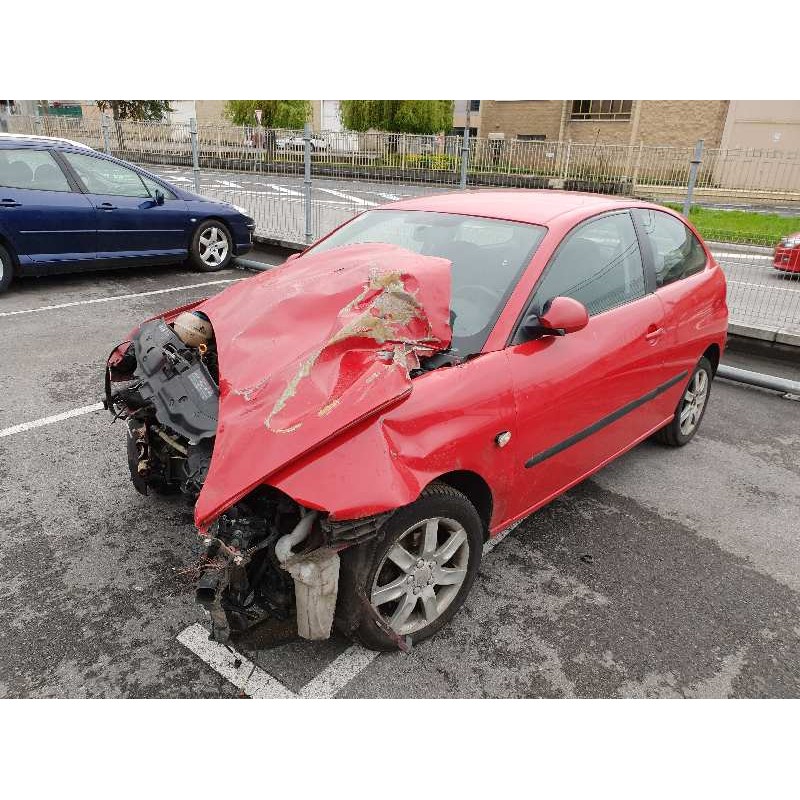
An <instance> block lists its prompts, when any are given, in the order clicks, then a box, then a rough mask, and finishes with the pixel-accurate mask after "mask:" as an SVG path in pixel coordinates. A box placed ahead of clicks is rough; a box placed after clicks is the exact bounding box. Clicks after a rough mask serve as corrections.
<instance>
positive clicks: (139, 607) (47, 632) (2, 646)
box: [0, 251, 800, 697]
mask: <svg viewBox="0 0 800 800" xmlns="http://www.w3.org/2000/svg"><path fill="white" fill-rule="evenodd" d="M254 257H257V258H261V259H262V260H264V261H265V262H268V263H278V262H279V261H281V260H282V259H283V258H284V257H285V252H284V253H280V252H277V251H273V252H268V253H256V254H254ZM246 276H247V273H245V272H242V271H239V270H233V269H230V270H226V271H224V272H221V273H216V274H212V275H208V274H202V275H198V274H196V273H193V272H190V271H189V270H188V269H185V268H162V269H137V270H131V271H125V272H107V273H96V274H91V275H74V276H59V277H52V278H44V279H21V280H20V281H18V283H17V284H15V288H14V291H12V292H9V293H7V294H5V295H3V296H2V297H0V340H2V342H3V348H2V351H0V364H2V369H0V474H1V475H2V476H3V481H2V488H3V491H2V492H0V531H1V533H0V697H236V696H238V695H239V694H240V693H241V691H242V688H243V689H244V691H245V692H246V693H248V694H253V695H258V696H266V697H274V696H291V695H295V694H304V695H315V696H332V695H334V694H336V696H339V697H572V696H577V697H617V696H621V697H643V696H648V697H649V696H652V697H725V696H735V697H798V696H799V695H800V670H798V666H797V665H798V663H800V525H798V520H797V508H798V507H800V434H798V430H800V425H799V423H800V403H798V402H796V401H792V400H789V399H784V398H782V397H780V396H778V395H775V394H773V393H770V392H766V391H761V390H757V389H750V388H747V387H744V386H741V385H736V384H732V383H728V382H725V381H716V382H715V384H714V386H713V390H712V396H711V400H710V406H709V409H708V413H707V415H706V417H705V420H704V422H703V427H702V428H701V430H700V433H699V434H698V436H697V437H696V439H695V440H694V441H693V442H692V443H691V444H690V445H689V446H688V447H686V448H684V449H682V450H669V449H663V448H661V447H659V446H658V445H656V444H653V443H650V442H647V443H644V444H642V445H640V446H639V447H637V448H636V449H635V450H633V451H632V452H630V453H629V454H627V455H626V456H624V457H623V458H621V459H619V460H618V461H616V462H615V463H614V464H612V465H610V466H608V467H606V468H605V469H603V470H602V471H601V472H599V473H598V474H597V475H595V476H594V477H593V478H592V479H591V480H588V481H585V482H584V483H582V484H581V485H580V486H578V487H576V488H575V489H573V490H572V491H570V492H569V493H567V494H566V495H564V496H563V497H561V498H560V499H558V500H557V501H555V502H554V503H552V504H550V505H549V506H548V507H546V508H545V509H543V510H542V511H540V512H538V513H536V514H534V515H533V516H531V517H529V518H528V519H526V520H525V521H524V522H523V523H522V524H521V525H519V526H518V527H517V528H516V529H515V530H513V531H512V532H511V533H510V534H509V535H508V536H506V538H505V539H504V540H503V541H501V542H500V543H499V544H498V545H497V546H496V547H495V548H494V549H492V550H491V551H490V552H487V553H486V554H485V556H484V560H483V564H482V566H481V570H480V574H479V576H478V579H477V581H476V584H475V586H474V588H473V590H472V593H471V595H470V597H469V598H468V601H467V603H466V606H465V607H464V608H463V610H461V611H460V612H459V614H458V615H457V616H456V618H455V619H454V621H453V622H452V624H451V625H450V626H449V627H448V628H447V629H446V630H444V631H442V632H441V633H440V634H439V635H438V636H436V637H435V638H434V639H433V640H431V641H429V642H427V643H424V644H422V645H420V646H418V647H416V648H414V649H413V650H412V651H411V653H410V654H408V655H403V654H400V653H395V654H385V655H380V656H377V657H376V656H374V655H373V654H371V653H366V652H365V651H362V650H360V649H359V648H351V647H350V645H349V643H348V642H345V641H340V640H338V639H335V640H332V641H330V642H323V643H308V642H292V643H289V644H284V645H281V646H278V647H274V648H271V649H265V648H263V647H261V646H260V645H259V643H258V641H257V640H254V641H253V642H251V643H250V644H249V645H248V647H247V648H243V649H244V652H242V653H240V654H236V653H231V652H229V651H227V650H226V651H222V652H220V651H219V650H215V649H214V648H212V647H211V645H209V643H208V642H207V639H205V637H204V634H203V633H202V626H204V625H206V617H205V616H204V614H203V612H202V610H201V609H200V608H199V607H198V606H196V605H195V603H194V600H193V588H192V584H191V582H190V581H189V579H188V578H185V577H183V573H182V570H184V569H185V568H186V566H187V565H190V564H191V563H193V562H194V560H195V559H196V558H197V557H198V554H199V550H200V548H199V546H198V545H199V542H198V537H197V535H196V533H195V530H194V527H193V525H192V513H191V508H190V507H189V506H188V505H187V504H186V503H185V501H183V500H180V499H175V498H161V497H149V498H145V497H142V496H140V495H138V494H137V493H136V492H135V491H134V490H133V488H132V486H131V484H130V481H129V479H128V476H127V467H126V463H125V454H124V451H125V447H124V436H125V433H124V429H123V428H122V426H121V425H119V424H117V425H111V424H110V422H111V420H110V417H109V415H108V414H107V413H105V412H103V411H98V410H92V409H93V408H94V407H95V406H94V404H96V403H97V401H98V400H99V399H100V396H101V393H102V365H103V362H104V359H105V357H106V356H107V354H108V352H109V351H110V350H111V348H112V347H113V346H114V345H115V344H116V343H117V342H118V341H120V340H122V339H123V338H124V337H125V335H126V334H127V333H128V332H129V331H130V329H131V328H132V327H133V326H134V325H136V324H137V323H139V322H140V321H141V320H142V319H143V318H145V317H147V316H150V315H153V314H157V313H159V312H160V311H161V310H163V309H164V308H167V307H172V306H176V305H179V304H183V303H187V302H189V301H191V300H195V299H197V298H200V297H202V296H205V295H207V294H213V293H215V292H218V291H221V290H222V289H224V288H225V286H228V285H230V282H232V281H236V280H240V279H243V278H245V277H246ZM201 284H203V285H201ZM734 362H735V363H736V365H737V366H746V367H750V368H755V369H762V370H765V371H770V370H775V369H783V370H784V374H786V375H787V376H788V377H794V378H795V379H798V378H800V368H798V367H790V366H786V365H783V366H779V365H776V364H772V363H761V362H758V361H754V360H752V359H749V358H748V359H745V360H742V358H741V357H738V358H737V359H732V360H731V363H734ZM73 411H74V412H76V413H75V415H74V416H65V415H67V414H68V413H69V412H73ZM47 418H49V419H47ZM42 419H45V420H46V422H44V423H42V422H41V420H42ZM37 421H38V422H37ZM32 422H36V423H37V424H36V425H35V426H25V425H24V424H23V423H32ZM198 626H201V627H198ZM198 634H199V635H198ZM198 653H199V655H198ZM201 656H202V657H201Z"/></svg>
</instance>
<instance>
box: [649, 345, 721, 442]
mask: <svg viewBox="0 0 800 800" xmlns="http://www.w3.org/2000/svg"><path fill="white" fill-rule="evenodd" d="M713 376H714V369H713V367H712V366H711V362H710V361H709V360H708V359H707V358H706V357H705V356H703V357H702V358H701V359H700V360H699V361H698V362H697V366H696V367H695V368H694V372H692V376H691V378H689V381H688V383H687V384H686V388H685V389H684V391H683V394H682V395H681V399H680V400H679V401H678V406H677V408H676V409H675V415H674V416H673V418H672V421H671V422H670V423H669V424H668V425H665V426H664V427H663V428H662V429H661V430H660V431H658V432H657V433H656V434H655V436H654V438H655V440H656V441H658V442H661V444H665V445H667V447H683V446H684V445H685V444H688V443H689V442H690V441H691V440H692V439H693V438H694V435H695V434H696V433H697V430H698V428H699V427H700V422H701V421H702V419H703V415H704V414H705V413H706V408H708V400H709V397H710V395H711V380H712V378H713Z"/></svg>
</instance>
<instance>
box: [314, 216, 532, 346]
mask: <svg viewBox="0 0 800 800" xmlns="http://www.w3.org/2000/svg"><path fill="white" fill-rule="evenodd" d="M544 234H545V228H543V227H541V226H539V225H528V224H525V223H521V222H506V221H505V220H496V219H483V218H480V217H470V216H465V215H462V214H441V213H438V212H433V211H390V210H385V211H380V210H377V209H376V210H374V211H368V212H366V213H365V214H362V215H361V216H360V217H357V218H356V219H354V220H353V221H352V222H350V223H349V224H347V225H345V226H344V227H343V228H340V229H339V230H338V231H335V232H334V233H332V234H331V235H330V236H329V237H328V238H327V239H325V240H324V241H322V242H320V243H319V244H318V245H316V246H315V247H314V248H313V250H311V251H310V252H313V253H322V252H325V251H326V250H331V249H333V248H334V247H343V246H345V245H351V244H363V243H366V242H385V243H387V244H394V245H397V246H399V247H403V248H405V249H406V250H411V251H412V252H414V253H420V254H421V255H428V256H439V257H441V258H446V259H448V260H449V261H451V262H452V265H453V266H452V273H451V284H452V289H451V302H450V318H451V326H452V329H453V341H452V345H451V350H452V351H453V352H454V353H456V354H457V355H459V356H461V357H465V356H468V355H471V354H473V353H478V352H480V350H481V348H482V347H483V345H484V343H485V342H486V338H487V336H488V335H489V333H490V331H491V329H492V327H493V326H494V323H495V322H496V321H497V318H498V317H499V316H500V312H501V311H502V310H503V307H504V306H505V303H506V301H507V300H508V297H509V295H510V294H511V292H512V291H513V289H514V287H515V286H516V285H517V281H518V280H519V277H520V275H521V274H522V272H523V270H524V269H525V267H526V266H527V265H528V263H529V262H530V259H531V257H532V256H533V253H534V251H535V250H536V248H537V247H538V245H539V242H541V240H542V238H543V237H544Z"/></svg>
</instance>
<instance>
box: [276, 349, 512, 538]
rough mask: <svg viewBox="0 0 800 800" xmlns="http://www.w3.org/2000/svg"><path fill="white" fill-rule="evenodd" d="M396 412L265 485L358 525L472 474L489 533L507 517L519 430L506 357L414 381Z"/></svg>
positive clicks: (290, 467)
mask: <svg viewBox="0 0 800 800" xmlns="http://www.w3.org/2000/svg"><path fill="white" fill-rule="evenodd" d="M413 383H414V391H413V392H412V394H411V395H410V397H408V399H406V400H405V401H404V402H403V403H402V404H400V405H398V406H396V407H394V408H391V409H389V410H388V411H386V412H384V413H382V414H380V415H379V416H377V417H373V418H371V419H369V420H367V421H365V422H364V423H362V424H360V425H358V426H355V427H353V428H351V429H350V430H348V431H346V432H345V433H343V434H342V435H340V436H338V437H336V438H335V439H334V440H331V441H329V442H327V443H325V444H323V445H321V446H320V447H318V448H317V449H315V450H314V451H313V452H310V453H308V454H306V455H305V456H304V457H302V458H300V459H298V460H297V461H295V462H293V463H292V464H290V465H288V466H287V467H285V468H284V469H282V470H280V471H279V472H277V473H275V474H274V475H272V476H270V478H269V481H268V483H269V484H270V485H271V486H274V487H276V488H278V489H280V490H281V491H283V492H285V493H286V494H287V495H289V496H290V497H292V498H293V499H295V500H296V501H297V502H298V503H300V504H301V505H304V506H306V507H308V508H315V509H319V510H324V511H327V512H328V513H329V514H330V516H331V518H332V519H334V520H347V519H359V518H361V517H366V516H370V515H373V514H379V513H382V512H385V511H390V510H392V509H395V508H399V507H401V506H404V505H407V504H408V503H411V502H413V501H414V500H416V499H417V497H419V495H420V493H421V492H422V490H423V489H424V488H425V487H426V486H427V485H428V484H429V483H431V482H432V481H434V480H436V479H437V478H439V477H440V476H442V475H445V474H447V473H449V472H453V471H468V472H474V473H476V474H477V475H479V476H480V477H482V478H483V479H484V480H485V482H486V483H487V484H488V486H489V488H490V490H491V492H492V499H493V504H492V515H491V521H490V525H489V527H490V528H491V529H494V528H495V527H496V525H497V524H498V523H500V522H501V521H503V520H504V519H505V518H506V516H507V514H506V499H505V498H506V497H507V495H508V494H509V491H510V487H511V482H512V480H513V475H514V469H513V467H514V458H515V453H516V446H515V441H514V440H513V437H512V440H511V441H510V442H509V444H508V446H501V445H499V444H498V441H497V436H498V435H499V434H501V433H503V432H506V431H508V432H511V431H513V430H514V426H515V407H514V399H513V393H512V391H511V388H510V386H511V381H510V379H509V377H508V374H507V360H506V356H505V353H503V352H495V353H486V354H484V355H482V356H479V357H478V358H475V359H473V360H471V361H468V362H466V363H464V364H461V365H458V366H454V367H443V368H440V369H438V370H436V371H433V372H430V373H427V374H424V375H422V376H420V377H418V378H415V379H414V381H413Z"/></svg>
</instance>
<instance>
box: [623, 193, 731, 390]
mask: <svg viewBox="0 0 800 800" xmlns="http://www.w3.org/2000/svg"><path fill="white" fill-rule="evenodd" d="M633 213H634V214H635V216H636V219H637V220H638V223H639V229H640V231H641V232H642V244H643V248H644V249H645V256H646V257H647V256H648V255H649V257H650V258H651V259H652V263H653V271H654V273H655V280H656V295H657V296H658V298H659V299H660V300H661V302H662V303H663V305H664V313H665V315H666V319H667V325H666V327H667V329H668V331H669V335H668V339H667V341H666V342H665V345H666V347H665V358H666V360H667V361H668V362H669V363H670V364H671V365H672V367H673V368H674V369H675V370H676V371H679V370H688V371H689V372H691V371H692V370H694V367H695V366H696V364H697V360H698V358H699V356H700V353H702V352H703V350H704V349H705V347H706V346H707V344H708V337H709V333H708V331H709V330H714V328H715V327H716V326H717V320H718V319H719V315H720V307H721V306H723V307H724V294H723V293H722V292H721V291H720V287H719V284H718V283H717V281H714V280H709V277H710V276H709V273H708V272H706V266H707V264H708V257H707V256H706V252H705V250H704V249H703V245H702V244H700V242H699V240H698V239H697V237H696V236H695V235H694V234H693V233H692V232H691V231H690V230H689V228H688V227H686V225H685V224H684V223H683V222H682V221H681V220H680V219H678V218H677V217H673V216H672V215H671V214H668V213H667V212H665V211H658V210H656V209H652V208H637V209H635V211H634V212H633ZM648 247H649V253H647V248H648ZM675 402H677V398H675Z"/></svg>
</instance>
